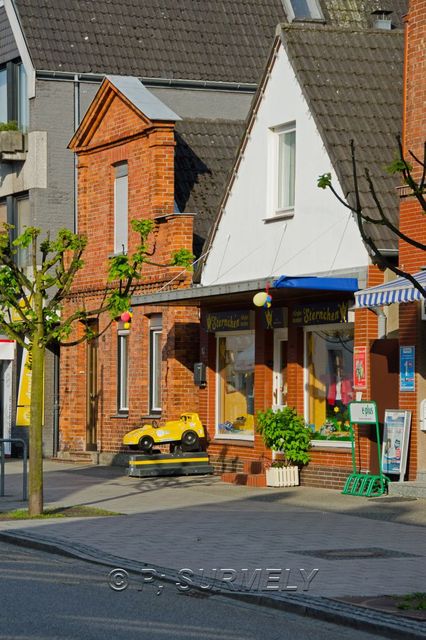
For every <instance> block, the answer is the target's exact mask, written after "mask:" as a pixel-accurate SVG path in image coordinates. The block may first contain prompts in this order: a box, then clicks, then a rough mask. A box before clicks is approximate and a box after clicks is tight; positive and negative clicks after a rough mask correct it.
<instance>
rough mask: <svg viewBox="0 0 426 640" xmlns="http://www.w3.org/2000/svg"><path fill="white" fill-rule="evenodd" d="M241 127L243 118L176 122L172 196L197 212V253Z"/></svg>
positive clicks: (212, 216) (186, 209) (184, 208)
mask: <svg viewBox="0 0 426 640" xmlns="http://www.w3.org/2000/svg"><path fill="white" fill-rule="evenodd" d="M243 131H244V122H242V121H239V120H205V119H191V120H190V119H187V120H182V121H181V122H177V123H176V127H175V136H176V153H175V200H176V203H177V205H178V207H179V210H180V211H182V212H188V213H190V212H195V213H196V214H197V215H196V216H195V218H194V235H195V237H194V252H195V253H196V255H197V256H199V255H200V254H201V249H202V246H203V244H204V241H205V240H206V238H207V236H208V233H209V231H210V227H211V225H212V223H213V221H214V219H215V215H216V212H217V209H218V207H219V202H220V198H221V196H222V193H223V190H224V187H225V184H226V180H227V177H228V173H229V171H230V169H231V167H232V163H233V160H234V157H235V150H236V149H237V146H238V142H239V140H240V138H241V136H242V134H243Z"/></svg>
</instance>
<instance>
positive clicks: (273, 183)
mask: <svg viewBox="0 0 426 640" xmlns="http://www.w3.org/2000/svg"><path fill="white" fill-rule="evenodd" d="M288 134H294V146H293V149H294V150H293V158H292V161H293V167H292V172H293V175H292V185H291V186H292V189H288V185H287V187H286V186H285V182H286V181H287V176H288V162H287V163H286V164H285V165H283V166H282V167H280V160H281V157H282V156H281V154H280V150H281V149H280V147H281V144H282V143H283V140H284V139H285V137H286V136H287V135H288ZM269 142H270V152H269V165H270V171H269V188H268V194H269V204H268V210H269V211H270V214H269V218H268V220H270V219H281V218H291V217H293V216H294V211H295V202H296V161H297V156H296V154H297V149H296V146H297V135H296V122H295V121H293V122H288V123H287V124H284V125H280V126H277V127H272V128H271V129H270V136H269ZM280 185H282V187H283V189H285V190H286V191H287V199H288V200H290V201H289V202H288V205H287V206H285V205H284V206H283V205H281V203H280V202H279V199H280ZM289 191H292V195H293V197H292V198H290V197H289V193H288V192H289Z"/></svg>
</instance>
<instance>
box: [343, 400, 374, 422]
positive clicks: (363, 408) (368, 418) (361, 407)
mask: <svg viewBox="0 0 426 640" xmlns="http://www.w3.org/2000/svg"><path fill="white" fill-rule="evenodd" d="M349 419H350V421H351V422H355V423H356V424H375V423H376V421H377V406H376V403H375V402H350V403H349Z"/></svg>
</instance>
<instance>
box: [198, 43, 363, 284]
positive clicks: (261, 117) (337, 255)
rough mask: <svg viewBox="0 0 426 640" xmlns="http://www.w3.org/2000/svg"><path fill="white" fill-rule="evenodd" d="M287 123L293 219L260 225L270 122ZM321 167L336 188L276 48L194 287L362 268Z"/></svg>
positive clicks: (266, 212) (266, 203)
mask: <svg viewBox="0 0 426 640" xmlns="http://www.w3.org/2000/svg"><path fill="white" fill-rule="evenodd" d="M293 121H295V122H296V186H295V209H294V216H293V217H292V218H290V219H281V220H278V219H275V220H273V221H271V222H265V221H264V219H265V218H268V217H270V216H271V215H272V212H271V204H270V203H271V197H270V193H271V189H272V184H271V177H270V167H271V158H270V157H269V156H270V155H271V144H270V142H271V136H272V137H273V134H272V132H271V127H277V126H280V125H283V124H286V123H290V122H293ZM348 153H349V148H348ZM268 165H269V167H268ZM268 168H269V175H268ZM326 172H331V174H332V176H333V184H334V186H335V187H336V188H337V187H338V182H337V178H336V177H335V174H334V172H333V170H332V165H331V162H330V159H329V157H328V155H327V153H326V151H325V148H324V146H323V143H322V140H321V137H320V135H319V133H318V131H317V129H316V126H315V123H314V120H313V118H312V117H311V115H310V113H309V109H308V105H307V103H306V101H305V99H304V97H303V95H302V92H301V89H300V86H299V84H298V82H297V80H296V78H295V75H294V72H293V69H292V67H291V65H290V63H289V61H288V59H287V55H286V53H285V51H284V49H283V47H282V46H281V47H280V49H279V52H278V57H277V60H276V63H275V65H274V67H273V69H272V72H271V77H270V80H269V82H268V83H267V85H266V90H265V95H264V97H263V100H262V102H261V104H260V107H259V109H258V113H257V118H256V121H255V123H254V126H253V128H252V131H251V134H250V139H249V141H248V143H247V145H246V148H245V151H244V157H243V158H242V161H241V163H240V165H239V169H238V174H237V177H236V179H235V181H234V183H233V185H232V190H231V193H230V195H229V197H228V200H227V203H226V208H225V210H224V212H223V215H222V218H221V220H220V222H219V226H218V229H217V232H216V235H215V237H214V240H213V244H212V247H211V251H210V253H209V255H208V257H207V261H206V264H205V267H204V270H203V275H202V284H204V285H211V284H218V283H227V282H239V281H243V280H251V279H255V278H261V277H265V278H268V277H273V276H278V275H282V274H285V275H302V274H317V273H321V274H323V275H326V274H327V273H329V272H331V271H336V270H343V269H352V268H356V267H363V266H365V265H367V264H368V255H367V251H366V249H365V247H364V245H363V243H362V241H361V237H360V233H359V230H358V228H357V225H356V223H355V221H354V220H353V218H352V216H351V214H350V212H349V211H348V210H347V209H345V208H344V207H343V206H342V205H341V204H339V202H338V201H337V200H336V199H335V198H334V196H333V195H332V194H331V193H330V192H329V191H328V190H323V189H319V188H318V187H317V179H318V176H319V175H320V174H322V173H326ZM339 192H340V190H339Z"/></svg>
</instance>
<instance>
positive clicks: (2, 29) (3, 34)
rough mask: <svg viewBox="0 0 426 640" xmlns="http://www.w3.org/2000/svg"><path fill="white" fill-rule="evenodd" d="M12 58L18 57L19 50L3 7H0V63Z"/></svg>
mask: <svg viewBox="0 0 426 640" xmlns="http://www.w3.org/2000/svg"><path fill="white" fill-rule="evenodd" d="M13 58H19V51H18V49H17V47H16V44H15V39H14V37H13V33H12V29H11V28H10V25H9V20H8V19H7V15H6V10H5V8H4V7H0V64H4V63H5V62H8V61H9V60H13Z"/></svg>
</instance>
